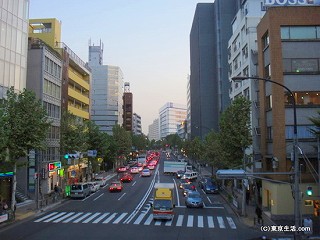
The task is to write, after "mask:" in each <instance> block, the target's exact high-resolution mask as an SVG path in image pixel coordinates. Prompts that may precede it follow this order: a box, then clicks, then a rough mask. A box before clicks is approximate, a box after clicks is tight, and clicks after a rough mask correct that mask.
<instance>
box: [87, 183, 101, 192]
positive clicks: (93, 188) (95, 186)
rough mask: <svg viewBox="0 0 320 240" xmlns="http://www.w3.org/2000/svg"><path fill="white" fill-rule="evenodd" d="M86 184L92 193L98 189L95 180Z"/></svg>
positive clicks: (98, 186)
mask: <svg viewBox="0 0 320 240" xmlns="http://www.w3.org/2000/svg"><path fill="white" fill-rule="evenodd" d="M88 185H89V187H90V190H91V192H92V193H94V192H96V191H98V190H99V189H100V184H99V183H97V182H88Z"/></svg>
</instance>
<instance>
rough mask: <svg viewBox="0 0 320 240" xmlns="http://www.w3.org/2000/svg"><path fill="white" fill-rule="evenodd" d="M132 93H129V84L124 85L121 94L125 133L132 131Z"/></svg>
mask: <svg viewBox="0 0 320 240" xmlns="http://www.w3.org/2000/svg"><path fill="white" fill-rule="evenodd" d="M132 100H133V99H132V93H131V92H130V83H128V82H125V83H124V93H123V127H124V129H125V130H126V131H132V130H133V106H132Z"/></svg>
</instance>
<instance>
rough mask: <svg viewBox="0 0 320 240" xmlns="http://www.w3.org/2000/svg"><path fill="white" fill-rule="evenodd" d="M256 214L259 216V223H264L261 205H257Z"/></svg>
mask: <svg viewBox="0 0 320 240" xmlns="http://www.w3.org/2000/svg"><path fill="white" fill-rule="evenodd" d="M256 214H257V217H258V223H259V224H260V223H262V210H261V208H260V207H259V206H257V207H256Z"/></svg>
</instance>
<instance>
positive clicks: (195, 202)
mask: <svg viewBox="0 0 320 240" xmlns="http://www.w3.org/2000/svg"><path fill="white" fill-rule="evenodd" d="M185 204H186V206H187V207H188V208H189V207H195V208H203V206H204V203H203V199H202V197H201V194H200V193H199V192H198V191H189V192H188V193H187V195H186V200H185Z"/></svg>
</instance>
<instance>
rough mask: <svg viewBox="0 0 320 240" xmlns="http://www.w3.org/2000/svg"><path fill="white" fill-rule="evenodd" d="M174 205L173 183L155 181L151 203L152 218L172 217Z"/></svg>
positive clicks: (167, 218) (164, 218) (163, 218)
mask: <svg viewBox="0 0 320 240" xmlns="http://www.w3.org/2000/svg"><path fill="white" fill-rule="evenodd" d="M174 207H175V204H174V184H173V183H155V185H154V196H153V204H152V214H153V219H155V220H156V219H161V220H170V219H173V216H174V211H173V209H174Z"/></svg>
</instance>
